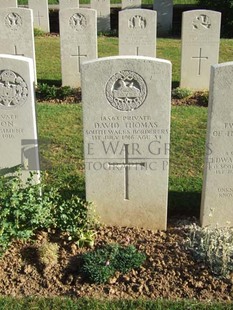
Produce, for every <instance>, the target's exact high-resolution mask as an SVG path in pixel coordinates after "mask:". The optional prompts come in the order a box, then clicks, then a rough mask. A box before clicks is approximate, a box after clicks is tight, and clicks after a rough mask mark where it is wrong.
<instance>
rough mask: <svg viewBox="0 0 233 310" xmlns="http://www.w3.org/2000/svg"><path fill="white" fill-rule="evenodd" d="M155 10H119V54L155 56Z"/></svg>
mask: <svg viewBox="0 0 233 310" xmlns="http://www.w3.org/2000/svg"><path fill="white" fill-rule="evenodd" d="M156 26H157V20H156V12H155V11H152V10H143V9H131V10H124V11H121V12H119V55H140V56H149V57H155V56H156Z"/></svg>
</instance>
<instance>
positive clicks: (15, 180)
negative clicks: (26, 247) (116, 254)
mask: <svg viewBox="0 0 233 310" xmlns="http://www.w3.org/2000/svg"><path fill="white" fill-rule="evenodd" d="M9 172H12V169H2V170H0V254H3V253H4V251H5V250H6V249H7V247H8V246H9V245H10V243H11V242H12V240H13V239H23V240H28V239H29V238H31V237H32V236H33V235H34V234H35V232H36V231H37V230H39V229H52V228H54V229H57V230H59V231H63V232H66V233H67V234H68V237H69V240H73V241H76V242H79V246H83V245H90V246H93V243H94V232H93V230H94V228H95V225H96V223H97V221H96V219H95V215H94V212H93V208H92V205H91V204H89V203H87V202H85V201H83V200H81V199H80V198H79V197H78V196H72V197H71V198H69V199H65V198H63V196H62V194H61V193H60V192H59V190H58V189H57V188H55V187H48V186H46V185H45V184H44V182H41V183H40V184H36V185H35V184H34V181H33V174H32V175H31V176H30V177H29V178H28V180H27V181H26V182H23V181H22V180H21V177H20V176H21V174H20V171H18V172H17V173H15V174H14V175H9V176H8V173H9ZM41 193H42V194H41Z"/></svg>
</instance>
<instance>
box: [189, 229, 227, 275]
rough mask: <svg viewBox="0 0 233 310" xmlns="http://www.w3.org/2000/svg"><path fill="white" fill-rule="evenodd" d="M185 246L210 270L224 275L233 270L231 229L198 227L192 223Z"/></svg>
mask: <svg viewBox="0 0 233 310" xmlns="http://www.w3.org/2000/svg"><path fill="white" fill-rule="evenodd" d="M186 247H187V248H188V249H189V250H190V251H191V253H192V254H193V256H194V257H195V258H196V259H198V260H200V261H203V262H204V263H206V264H207V265H208V266H209V268H210V269H211V271H212V272H213V273H214V274H215V275H217V276H222V277H226V276H227V275H228V274H230V273H231V272H232V271H233V229H232V228H215V229H211V228H208V227H206V228H200V227H198V226H197V225H192V226H191V227H190V229H189V236H188V238H187V240H186Z"/></svg>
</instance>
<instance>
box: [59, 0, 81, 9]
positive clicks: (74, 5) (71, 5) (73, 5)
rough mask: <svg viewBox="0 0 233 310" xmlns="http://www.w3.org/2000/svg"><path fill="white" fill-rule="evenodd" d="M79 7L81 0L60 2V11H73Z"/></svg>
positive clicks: (63, 0)
mask: <svg viewBox="0 0 233 310" xmlns="http://www.w3.org/2000/svg"><path fill="white" fill-rule="evenodd" d="M78 7H79V0H59V9H60V10H64V9H72V8H78Z"/></svg>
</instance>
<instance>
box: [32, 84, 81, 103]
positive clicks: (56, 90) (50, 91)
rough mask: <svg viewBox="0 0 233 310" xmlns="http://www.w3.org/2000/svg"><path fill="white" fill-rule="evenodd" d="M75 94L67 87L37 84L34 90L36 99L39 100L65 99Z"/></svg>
mask: <svg viewBox="0 0 233 310" xmlns="http://www.w3.org/2000/svg"><path fill="white" fill-rule="evenodd" d="M74 94H75V91H74V89H72V88H71V87H69V86H63V87H57V86H55V85H52V86H50V85H48V84H46V83H42V84H38V86H37V89H36V95H37V98H38V99H40V100H51V99H62V100H63V99H65V98H66V97H68V96H73V95H74Z"/></svg>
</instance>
